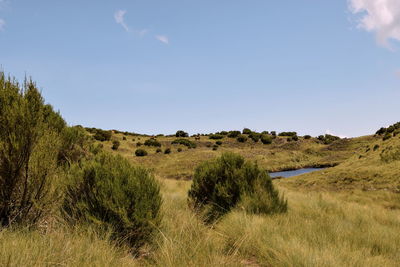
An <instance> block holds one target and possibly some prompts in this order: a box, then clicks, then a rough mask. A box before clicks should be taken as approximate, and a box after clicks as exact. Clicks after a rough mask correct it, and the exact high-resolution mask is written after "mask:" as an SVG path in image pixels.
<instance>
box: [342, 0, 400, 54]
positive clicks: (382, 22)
mask: <svg viewBox="0 0 400 267" xmlns="http://www.w3.org/2000/svg"><path fill="white" fill-rule="evenodd" d="M348 1H349V8H350V11H351V12H352V13H353V14H357V15H360V19H359V21H358V27H359V28H361V29H364V30H366V31H369V32H374V33H375V34H376V39H377V41H378V43H379V44H381V45H383V46H386V47H388V48H390V44H389V40H390V39H392V40H397V41H400V1H399V0H348Z"/></svg>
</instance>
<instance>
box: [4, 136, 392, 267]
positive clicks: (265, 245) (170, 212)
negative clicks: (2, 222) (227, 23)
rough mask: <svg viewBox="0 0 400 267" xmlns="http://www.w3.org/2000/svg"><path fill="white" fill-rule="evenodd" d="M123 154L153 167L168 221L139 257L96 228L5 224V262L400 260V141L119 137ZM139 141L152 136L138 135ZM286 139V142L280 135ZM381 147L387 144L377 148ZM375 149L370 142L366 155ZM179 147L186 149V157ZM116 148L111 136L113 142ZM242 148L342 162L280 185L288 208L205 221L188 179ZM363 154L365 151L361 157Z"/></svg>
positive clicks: (291, 160)
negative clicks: (388, 154) (186, 142)
mask: <svg viewBox="0 0 400 267" xmlns="http://www.w3.org/2000/svg"><path fill="white" fill-rule="evenodd" d="M113 138H117V139H119V140H120V141H121V147H120V149H119V150H118V151H116V152H115V151H114V153H119V154H122V155H124V156H125V157H127V158H128V159H130V160H131V162H133V163H135V164H141V165H145V166H147V167H150V168H152V169H153V170H154V172H155V173H156V175H157V177H158V179H159V181H160V183H161V184H162V187H161V188H162V194H163V199H164V203H163V207H162V212H163V214H164V219H163V223H162V226H161V227H160V229H159V234H158V235H157V237H156V239H155V244H154V245H153V246H148V247H146V248H144V252H145V253H144V254H143V255H142V257H140V258H138V259H134V258H132V257H131V256H130V255H129V253H128V249H126V248H120V247H117V246H115V245H113V244H112V243H110V241H108V239H107V238H106V237H104V236H100V235H98V234H96V233H95V232H94V231H92V230H90V229H86V230H85V229H69V228H67V227H64V226H62V225H61V226H56V227H54V229H53V230H50V231H47V232H46V233H42V232H39V231H27V230H26V231H24V230H14V231H13V230H3V231H1V232H0V266H55V265H61V266H154V265H155V266H399V265H400V254H399V252H398V251H399V248H400V195H399V194H398V193H396V190H397V188H400V187H398V185H399V177H400V175H399V171H400V165H399V161H393V162H389V163H383V162H382V161H381V159H380V152H381V150H383V149H389V148H390V147H394V146H398V145H400V139H391V140H388V141H385V142H383V141H382V140H378V139H377V138H373V137H361V138H356V139H352V140H344V141H341V142H338V143H335V144H333V145H331V146H325V145H321V144H317V143H315V142H313V141H309V140H302V141H300V142H298V143H297V144H295V143H286V142H284V140H283V141H282V143H279V144H274V145H267V146H265V145H262V144H260V143H258V144H254V143H252V142H251V141H249V142H248V143H246V144H238V143H237V142H234V141H233V140H232V139H223V140H222V141H223V142H224V144H223V145H222V147H221V148H219V149H218V150H217V151H212V150H211V148H209V147H207V144H208V143H214V142H213V141H212V140H209V139H208V138H207V137H202V138H201V140H200V141H199V142H198V148H196V149H187V148H185V147H182V146H171V145H170V142H171V141H172V140H173V139H175V138H170V137H162V138H159V140H160V141H161V142H162V143H163V149H165V148H166V147H172V148H173V152H172V154H170V155H164V154H156V153H155V148H146V149H147V150H148V151H149V152H150V153H149V156H147V157H143V158H139V157H135V156H133V152H134V151H135V149H136V146H135V143H134V142H133V141H132V140H131V137H130V136H128V137H127V138H128V140H122V135H116V136H114V137H113ZM135 139H136V140H135V142H137V141H141V142H142V143H143V142H144V141H145V140H146V139H147V138H145V137H141V140H138V137H135ZM279 142H281V141H279ZM375 144H379V145H380V149H379V150H377V151H374V150H373V149H371V147H372V146H374V145H375ZM367 146H368V147H369V148H370V150H369V151H367V150H368V149H367ZM178 147H182V148H184V151H183V152H180V153H178V152H177V151H176V150H177V148H178ZM105 149H107V150H111V142H106V143H105ZM228 150H229V151H233V152H239V153H240V154H242V155H243V156H245V157H246V158H248V159H255V160H257V161H258V163H259V165H261V166H263V167H267V166H269V167H268V168H269V169H270V170H275V169H276V170H279V169H285V168H296V167H303V166H309V165H312V164H320V163H335V162H336V163H337V162H341V164H340V165H339V166H337V167H334V168H331V169H326V170H323V171H319V172H315V173H310V174H306V175H302V176H299V177H296V178H291V179H282V180H277V181H275V182H274V183H275V185H277V186H278V188H279V189H280V191H281V192H284V193H285V196H286V197H287V199H288V204H289V211H288V213H287V214H281V215H274V216H256V215H249V214H246V213H245V212H243V211H241V210H234V211H232V212H230V213H229V214H227V215H226V216H225V217H223V218H222V220H221V221H220V222H218V223H216V224H215V225H213V226H212V227H209V226H206V225H204V224H203V223H202V222H201V221H200V220H199V219H198V218H197V216H195V215H194V214H193V213H192V211H190V210H189V208H188V207H187V203H186V197H187V191H188V189H189V187H190V184H191V182H190V181H185V180H175V179H165V178H190V175H191V173H192V171H193V169H194V167H195V166H196V165H197V164H198V163H199V162H201V161H203V160H205V159H209V158H212V157H215V156H216V155H219V153H221V152H222V151H228ZM360 156H361V157H360Z"/></svg>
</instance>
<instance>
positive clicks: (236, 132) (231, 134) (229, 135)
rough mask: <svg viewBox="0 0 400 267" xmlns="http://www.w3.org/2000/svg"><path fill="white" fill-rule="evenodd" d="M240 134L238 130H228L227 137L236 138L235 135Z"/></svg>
mask: <svg viewBox="0 0 400 267" xmlns="http://www.w3.org/2000/svg"><path fill="white" fill-rule="evenodd" d="M240 134H241V133H240V131H230V132H229V133H228V137H229V138H236V137H238V136H239V135H240Z"/></svg>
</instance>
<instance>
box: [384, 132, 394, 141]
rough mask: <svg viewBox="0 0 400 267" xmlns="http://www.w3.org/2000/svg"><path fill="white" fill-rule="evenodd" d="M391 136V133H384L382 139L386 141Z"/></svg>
mask: <svg viewBox="0 0 400 267" xmlns="http://www.w3.org/2000/svg"><path fill="white" fill-rule="evenodd" d="M390 138H392V134H391V133H385V135H384V136H383V138H382V140H383V141H386V140H388V139H390Z"/></svg>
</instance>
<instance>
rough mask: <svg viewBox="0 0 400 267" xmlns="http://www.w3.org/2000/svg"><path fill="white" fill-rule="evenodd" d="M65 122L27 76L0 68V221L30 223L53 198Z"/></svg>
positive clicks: (63, 152)
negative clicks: (21, 80)
mask: <svg viewBox="0 0 400 267" xmlns="http://www.w3.org/2000/svg"><path fill="white" fill-rule="evenodd" d="M65 127H66V126H65V122H64V121H63V119H62V118H61V116H60V115H59V114H58V113H56V112H54V111H53V109H52V107H51V106H50V105H45V104H44V100H43V98H42V96H41V94H40V92H39V90H38V89H37V87H36V85H35V84H34V83H33V82H32V81H31V80H29V81H28V80H26V81H25V83H24V84H23V86H22V87H21V86H20V85H19V84H18V83H17V82H16V81H15V80H12V79H11V78H8V79H7V78H6V77H5V75H4V73H0V226H9V225H11V224H34V223H36V222H38V221H39V220H40V219H41V218H42V216H43V215H45V213H46V212H48V211H50V210H51V206H52V205H53V203H54V202H55V201H56V200H57V199H56V198H57V191H56V179H57V177H58V173H59V168H58V163H59V161H58V159H59V157H60V158H61V157H62V156H65V157H66V156H67V155H68V151H62V141H63V140H62V134H63V132H64V128H65Z"/></svg>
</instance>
